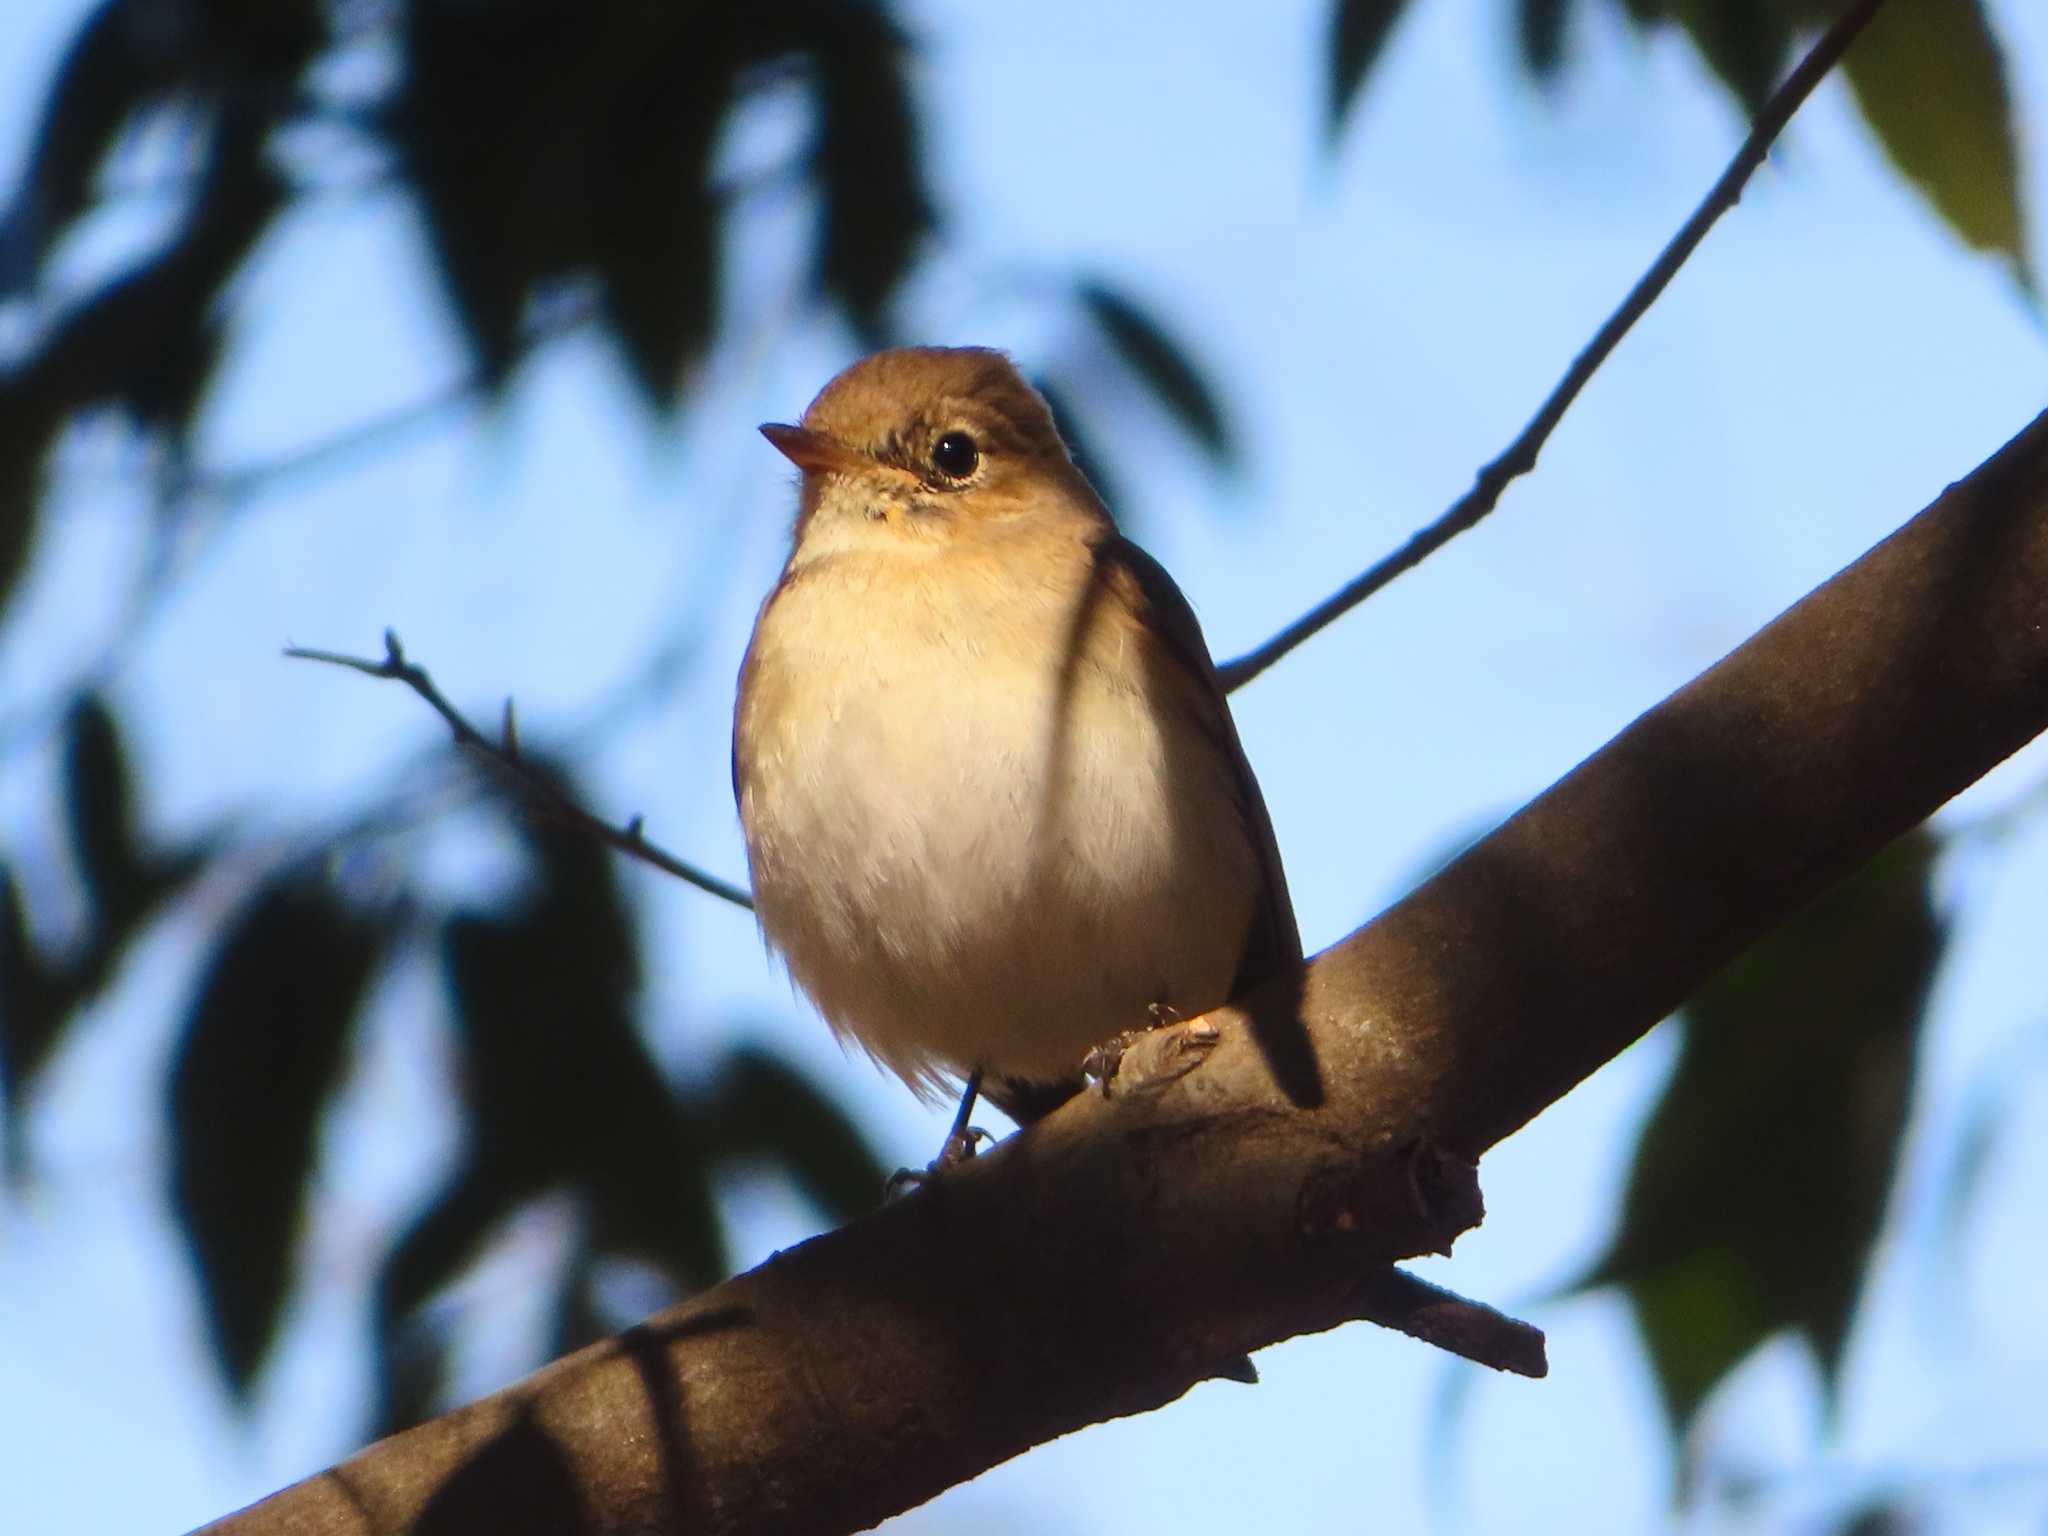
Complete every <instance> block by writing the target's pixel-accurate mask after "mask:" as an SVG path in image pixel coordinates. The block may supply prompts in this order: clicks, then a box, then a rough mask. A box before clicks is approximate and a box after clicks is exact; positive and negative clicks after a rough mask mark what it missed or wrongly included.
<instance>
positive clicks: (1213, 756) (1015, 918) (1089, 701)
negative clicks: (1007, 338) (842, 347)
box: [733, 347, 1301, 1156]
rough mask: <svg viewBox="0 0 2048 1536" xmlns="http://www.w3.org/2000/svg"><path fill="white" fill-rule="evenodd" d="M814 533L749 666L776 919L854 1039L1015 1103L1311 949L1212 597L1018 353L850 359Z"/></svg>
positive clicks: (932, 351)
mask: <svg viewBox="0 0 2048 1536" xmlns="http://www.w3.org/2000/svg"><path fill="white" fill-rule="evenodd" d="M761 431H762V433H763V434H764V435H765V436H766V437H767V438H768V440H769V441H770V442H771V443H773V444H774V445H775V446H776V448H778V449H779V450H781V452H782V453H783V454H785V455H786V456H787V457H788V458H789V459H790V460H791V461H792V462H793V463H795V464H796V466H797V467H798V468H799V469H800V470H802V471H803V486H802V494H801V498H800V501H799V504H798V510H797V518H796V535H795V544H794V548H793V549H792V551H791V553H790V557H789V563H788V565H787V566H786V567H784V569H783V573H782V579H781V580H780V581H779V582H778V583H777V584H776V587H775V590H774V591H773V592H771V593H770V594H769V595H768V600H767V601H766V602H765V603H764V604H762V607H761V612H760V617H759V618H758V619H757V620H756V622H755V625H754V636H753V641H752V643H751V644H750V645H749V646H748V648H747V657H746V662H745V664H744V665H743V667H742V668H741V671H740V686H739V704H738V709H737V712H736V718H735V721H734V729H733V788H734V792H735V794H736V795H737V797H738V800H739V811H740V820H741V823H742V824H743V826H744V827H745V830H746V841H747V859H748V863H749V865H750V867H751V869H752V874H753V885H754V897H755V901H756V904H757V909H758V913H759V917H760V922H761V931H762V933H763V934H764V935H765V936H766V937H767V940H768V943H769V944H770V945H771V946H772V947H773V948H774V949H776V950H779V951H780V952H781V954H782V955H783V957H784V959H785V960H786V961H787V962H788V965H789V971H790V974H791V976H792V977H793V978H794V979H795V980H796V982H797V984H798V985H799V986H801V987H802V988H803V990H804V991H805V992H807V993H809V994H810V996H811V999H812V1000H813V1001H814V1002H815V1003H816V1004H817V1006H818V1009H819V1011H820V1012H821V1013H823V1014H824V1016H825V1018H826V1020H827V1021H828V1022H829V1023H830V1024H831V1025H832V1027H833V1029H834V1030H835V1031H837V1032H838V1034H839V1035H840V1037H841V1038H842V1039H848V1038H850V1039H852V1040H854V1041H857V1042H858V1043H859V1044H860V1045H861V1046H862V1047H863V1048H864V1049H865V1050H866V1051H867V1052H868V1054H869V1055H870V1056H872V1057H873V1058H874V1059H875V1060H876V1061H878V1062H880V1063H881V1064H882V1065H884V1066H886V1067H889V1068H890V1069H892V1070H893V1071H895V1072H896V1073H898V1074H899V1075H900V1076H902V1078H903V1079H904V1080H905V1081H906V1082H908V1083H909V1084H910V1085H911V1087H912V1088H913V1089H916V1090H918V1092H919V1093H920V1094H921V1095H924V1096H935V1095H936V1094H938V1093H940V1092H942V1091H945V1090H946V1089H947V1088H948V1087H950V1086H951V1084H952V1083H953V1082H954V1081H955V1080H959V1079H965V1081H966V1083H967V1093H966V1095H965V1097H964V1098H963V1102H962V1105H961V1112H960V1117H959V1119H958V1120H957V1121H956V1122H955V1127H954V1129H955V1135H954V1137H953V1138H952V1139H951V1140H949V1142H948V1151H947V1154H945V1155H950V1156H958V1155H963V1154H964V1152H965V1151H968V1150H971V1145H972V1144H971V1140H970V1141H968V1142H967V1144H966V1145H965V1146H964V1147H963V1146H962V1145H961V1138H962V1133H963V1132H964V1131H965V1128H966V1117H967V1112H968V1110H969V1109H970V1108H971V1106H972V1102H973V1095H974V1093H975V1091H976V1089H977V1088H981V1089H982V1090H983V1091H985V1092H986V1094H987V1096H988V1097H989V1098H991V1099H992V1100H994V1102H995V1103H997V1104H998V1105H999V1106H1001V1107H1002V1108H1003V1109H1005V1110H1006V1111H1008V1112H1009V1113H1010V1114H1011V1115H1012V1116H1014V1117H1015V1118H1017V1119H1018V1120H1019V1121H1020V1122H1028V1121H1030V1120H1032V1119H1035V1118H1037V1117H1038V1116H1039V1115H1041V1114H1043V1113H1045V1112H1047V1111H1048V1110H1050V1109H1051V1108H1053V1107H1055V1106H1057V1105H1058V1104H1059V1103H1060V1102H1062V1101H1063V1100H1064V1099H1066V1098H1067V1097H1069V1096H1070V1095H1071V1094H1072V1093H1073V1092H1075V1091H1076V1089H1077V1088H1078V1087H1079V1086H1080V1084H1081V1082H1082V1077H1081V1072H1080V1069H1081V1063H1082V1060H1083V1058H1084V1056H1086V1055H1087V1054H1088V1052H1089V1050H1090V1048H1091V1047H1093V1046H1096V1045H1098V1044H1100V1043H1101V1042H1103V1041H1104V1040H1106V1039H1108V1038H1110V1037H1113V1036H1116V1035H1118V1034H1119V1033H1120V1032H1124V1031H1129V1030H1133V1029H1139V1028H1143V1027H1145V1026H1147V1025H1148V1024H1149V1023H1153V1022H1157V1021H1159V1020H1161V1019H1171V1018H1175V1017H1182V1018H1191V1017H1193V1016H1194V1015H1196V1014H1199V1013H1203V1012H1205V1011H1207V1010H1208V1009H1210V1008H1213V1007H1215V1006H1217V1005H1218V1004H1220V1003H1222V1002H1224V1001H1226V1000H1227V999H1229V998H1231V997H1233V996H1235V995H1236V994H1237V993H1239V992H1240V991H1242V990H1243V989H1245V988H1246V987H1248V986H1250V985H1251V984H1253V983H1255V982H1258V981H1261V980H1263V979H1264V978H1266V977H1267V976H1269V975H1271V974H1273V973H1275V972H1277V971H1279V970H1281V969H1282V968H1284V967H1288V966H1290V965H1293V964H1294V963H1296V962H1298V961H1299V960H1300V959H1301V939H1300V936H1299V934H1298V933H1297V931H1296V928H1295V922H1294V912H1293V909H1292V907H1291V905H1290V904H1289V901H1288V896H1287V886H1286V882H1285V879H1284V877H1283V876H1282V874H1281V869H1280V854H1279V850H1278V848H1277V847H1276V845H1275V843H1274V840H1273V828H1272V824H1271V822H1270V821H1269V820H1268V818H1267V815H1266V807H1265V803H1264V801H1263V800H1262V799H1261V798H1260V795H1259V786H1258V783H1257V781H1256V780H1254V779H1253V777H1252V771H1251V767H1250V765H1249V764H1248V763H1247V762H1246V761H1245V755H1244V749H1243V747H1242V746H1241V745H1240V744H1239V742H1238V738H1237V731H1236V728H1235V727H1234V726H1233V725H1232V723H1231V719H1230V711H1229V708H1228V706H1227V705H1226V704H1225V702H1224V698H1223V690H1222V688H1221V687H1220V686H1219V684H1218V682H1217V679H1216V668H1215V665H1214V663H1213V662H1212V661H1211V659H1210V656H1209V649H1208V646H1207V645H1206V644H1205V643H1204V641H1203V639H1202V632H1201V629H1200V627H1199V626H1198V625H1197V624H1196V622H1195V616H1194V613H1193V611H1192V610H1191V609H1190V608H1189V607H1188V603H1187V599H1186V598H1184V597H1182V596H1181V593H1180V589H1179V588H1177V587H1176V586H1175V585H1174V584H1173V579H1172V578H1171V577H1169V576H1168V575H1167V574H1166V572H1165V571H1164V570H1163V569H1161V568H1160V566H1159V565H1158V563H1157V562H1156V561H1154V560H1153V559H1152V558H1151V556H1149V555H1147V554H1146V553H1145V552H1144V551H1142V550H1141V549H1139V548H1138V547H1137V546H1136V545H1134V544H1132V543H1131V542H1130V541H1128V540H1127V539H1125V538H1123V537H1122V536H1121V535H1120V534H1119V533H1118V532H1117V529H1116V524H1115V523H1114V522H1113V521H1112V520H1111V518H1110V515H1109V513H1108V512H1107V511H1106V510H1105V509H1104V507H1103V505H1102V502H1101V500H1100V499H1099V498H1098V497H1097V496H1096V494H1095V491H1094V489H1093V488H1092V487H1091V486H1090V485H1089V484H1088V482H1087V480H1086V479H1085V478H1084V477H1083V476H1082V474H1081V472H1080V470H1079V469H1077V468H1076V467H1075V465H1074V461H1073V460H1072V458H1070V457H1069V456H1068V454H1067V450H1066V447H1065V445H1064V444H1063V443H1062V442H1061V441H1060V436H1059V432H1058V430H1057V429H1056V428H1055V427H1054V425H1053V419H1052V413H1051V411H1050V410H1049V409H1048V408H1047V406H1046V403H1045V400H1044V399H1043V398H1042V397H1041V396H1040V395H1039V394H1038V392H1037V391H1036V390H1034V389H1032V388H1031V386H1030V385H1029V384H1027V383H1025V381H1024V380H1023V378H1022V377H1021V376H1020V375H1019V374H1018V372H1017V370H1016V369H1015V368H1014V367H1012V366H1011V364H1010V362H1009V360H1008V359H1007V358H1005V357H1004V356H1003V355H1002V354H1001V353H999V352H992V351H987V350H983V349H980V348H958V349H948V348H936V347H910V348H904V349H901V350H898V351H891V352H882V353H878V354H877V355H875V356H873V357H870V358H867V359H865V360H864V361H862V362H859V363H856V364H854V365H853V366H852V367H851V368H848V369H847V370H846V371H845V372H844V373H842V374H840V375H839V376H838V377H837V378H835V379H834V380H832V382H831V383H830V384H828V385H826V386H825V389H824V391H823V392H822V393H821V394H820V395H819V396H818V398H817V399H816V400H814V401H812V402H811V406H810V409H809V410H807V411H806V412H805V413H804V418H803V424H802V425H801V426H794V427H792V426H764V427H763V428H762V429H761Z"/></svg>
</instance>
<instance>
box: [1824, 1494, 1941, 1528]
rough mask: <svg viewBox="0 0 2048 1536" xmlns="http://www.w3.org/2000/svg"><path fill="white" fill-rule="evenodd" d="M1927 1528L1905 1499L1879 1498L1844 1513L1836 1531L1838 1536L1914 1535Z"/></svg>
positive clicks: (1854, 1506)
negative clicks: (1915, 1532)
mask: <svg viewBox="0 0 2048 1536" xmlns="http://www.w3.org/2000/svg"><path fill="white" fill-rule="evenodd" d="M1925 1525H1926V1521H1925V1520H1923V1519H1922V1518H1921V1517H1920V1516H1919V1514H1918V1513H1917V1512H1916V1511H1915V1510H1914V1508H1913V1507H1912V1506H1911V1505H1910V1504H1908V1503H1907V1502H1906V1500H1905V1499H1904V1498H1903V1497H1894V1498H1882V1497H1879V1498H1872V1499H1869V1500H1866V1501H1863V1502H1861V1503H1858V1504H1855V1505H1852V1506H1851V1507H1850V1508H1848V1509H1847V1510H1844V1511H1843V1512H1842V1515H1841V1518H1840V1519H1839V1521H1837V1523H1836V1525H1835V1527H1834V1529H1835V1532H1836V1536H1912V1533H1913V1532H1914V1531H1918V1530H1921V1529H1923V1528H1924V1527H1925Z"/></svg>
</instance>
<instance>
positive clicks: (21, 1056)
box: [0, 862, 71, 1177]
mask: <svg viewBox="0 0 2048 1536" xmlns="http://www.w3.org/2000/svg"><path fill="white" fill-rule="evenodd" d="M70 1017H71V999H70V998H69V997H68V996H67V995H66V994H65V989H64V987H63V984H62V981H61V979H60V978H59V977H58V976H56V975H55V974H53V973H52V971H51V970H50V968H49V967H48V966H47V965H46V964H45V963H44V961H43V958H42V956H41V955H39V954H38V953H37V952H36V947H35V940H34V939H33V938H32V937H31V936H30V934H29V931H28V914H27V913H26V912H25V911H24V910H23V909H22V904H21V891H20V888H19V887H18V886H17V885H16V884H15V881H14V871H13V870H12V869H11V868H9V867H8V866H7V864H6V863H4V862H0V1113H4V1114H5V1115H6V1117H7V1133H6V1150H5V1164H6V1169H7V1172H8V1174H9V1175H10V1176H11V1177H19V1176H20V1175H21V1174H22V1173H23V1172H24V1171H25V1168H26V1164H25V1161H24V1159H25V1155H26V1143H25V1142H24V1140H23V1129H24V1127H23V1126H22V1123H21V1116H22V1109H23V1105H24V1103H25V1101H26V1099H27V1096H28V1087H29V1084H30V1083H31V1082H32V1081H34V1079H35V1075H36V1073H37V1071H39V1070H40V1069H41V1067H42V1065H43V1063H44V1062H45V1061H47V1060H48V1059H49V1056H50V1052H51V1051H52V1050H54V1049H55V1048H56V1045H57V1041H58V1039H59V1038H60V1036H61V1035H62V1033H63V1030H64V1026H65V1024H66V1023H67V1022H69V1020H70Z"/></svg>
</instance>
